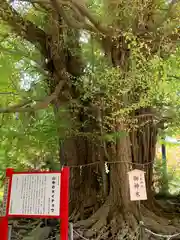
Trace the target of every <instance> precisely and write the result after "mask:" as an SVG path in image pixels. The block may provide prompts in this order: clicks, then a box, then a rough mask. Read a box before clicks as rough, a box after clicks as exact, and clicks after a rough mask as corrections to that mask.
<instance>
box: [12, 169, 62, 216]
mask: <svg viewBox="0 0 180 240" xmlns="http://www.w3.org/2000/svg"><path fill="white" fill-rule="evenodd" d="M9 214H10V215H49V216H59V215H60V173H48V174H47V173H43V174H30V173H29V174H13V177H12V187H11V196H10V208H9Z"/></svg>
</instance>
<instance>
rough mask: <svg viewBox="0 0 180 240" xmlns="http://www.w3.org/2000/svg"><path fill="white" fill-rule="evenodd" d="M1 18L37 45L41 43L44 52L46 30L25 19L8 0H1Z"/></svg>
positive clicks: (20, 34)
mask: <svg viewBox="0 0 180 240" xmlns="http://www.w3.org/2000/svg"><path fill="white" fill-rule="evenodd" d="M0 18H1V19H2V20H3V21H4V22H6V23H7V24H8V25H9V26H11V27H12V29H13V30H14V32H15V33H16V34H18V35H19V36H21V37H22V38H24V39H26V40H27V41H29V42H31V43H33V44H35V45H37V44H40V47H41V51H43V52H44V49H45V38H46V34H45V32H44V31H43V30H41V29H40V28H38V27H37V26H36V25H35V24H33V23H32V22H31V21H28V20H25V19H23V18H22V17H21V15H20V14H19V13H18V12H17V11H16V10H15V9H13V8H12V7H11V6H10V4H9V3H8V2H7V1H6V0H0Z"/></svg>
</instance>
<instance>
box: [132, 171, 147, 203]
mask: <svg viewBox="0 0 180 240" xmlns="http://www.w3.org/2000/svg"><path fill="white" fill-rule="evenodd" d="M144 174H145V173H144V171H141V170H138V169H134V170H132V171H130V172H128V176H129V189H130V199H131V201H140V200H147V192H146V182H145V177H144Z"/></svg>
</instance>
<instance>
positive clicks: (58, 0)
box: [52, 0, 111, 34]
mask: <svg viewBox="0 0 180 240" xmlns="http://www.w3.org/2000/svg"><path fill="white" fill-rule="evenodd" d="M52 3H53V6H54V8H55V9H56V10H57V11H58V13H59V14H60V15H61V16H62V17H63V18H64V21H65V22H66V23H67V25H69V26H70V27H73V28H78V29H85V30H88V31H91V32H96V33H97V32H100V33H102V34H108V33H109V34H110V32H111V31H110V28H108V27H107V26H105V25H103V24H102V23H100V21H99V20H97V19H96V17H97V16H96V17H94V16H93V15H92V14H91V13H90V11H89V10H88V8H87V7H86V5H85V4H81V3H80V2H77V1H76V0H68V1H64V0H53V1H52ZM63 6H67V7H69V8H71V9H73V11H74V13H77V11H78V13H80V14H81V15H82V18H84V22H72V21H71V20H70V19H69V16H67V15H66V13H65V11H64V9H63ZM87 20H88V21H89V23H88V22H87Z"/></svg>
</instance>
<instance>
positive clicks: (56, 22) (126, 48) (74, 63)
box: [0, 0, 180, 239]
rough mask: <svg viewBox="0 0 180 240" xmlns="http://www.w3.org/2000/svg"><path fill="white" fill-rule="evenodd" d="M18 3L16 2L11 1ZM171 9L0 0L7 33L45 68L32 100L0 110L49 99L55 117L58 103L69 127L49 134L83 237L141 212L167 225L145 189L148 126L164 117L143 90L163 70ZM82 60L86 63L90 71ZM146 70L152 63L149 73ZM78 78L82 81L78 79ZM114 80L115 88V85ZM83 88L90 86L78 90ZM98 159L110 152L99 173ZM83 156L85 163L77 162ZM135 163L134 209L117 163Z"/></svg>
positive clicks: (178, 18)
mask: <svg viewBox="0 0 180 240" xmlns="http://www.w3.org/2000/svg"><path fill="white" fill-rule="evenodd" d="M22 4H23V6H24V7H25V9H26V10H22V9H21V5H22ZM29 11H30V12H31V14H28V13H29ZM27 12H28V13H27ZM179 13H180V4H179V1H178V0H172V1H171V2H166V1H160V0H157V1H153V0H147V1H144V2H143V1H139V0H137V1H123V0H122V1H118V0H117V1H114V0H112V1H111V0H106V1H92V2H87V3H86V2H83V1H75V0H70V1H61V0H51V1H49V0H44V1H43V0H37V1H36V0H35V1H34V0H30V1H28V3H25V4H24V3H22V1H16V2H8V1H6V0H1V1H0V18H1V19H2V21H3V22H4V23H5V24H7V25H8V26H10V27H11V30H12V32H10V33H9V36H11V35H10V34H11V33H12V34H16V36H18V37H20V38H21V41H23V42H24V41H27V42H30V43H31V44H32V45H31V47H30V48H32V52H33V51H34V48H33V47H32V46H34V47H35V48H36V49H38V50H39V52H40V53H41V63H40V67H41V68H42V71H43V70H45V72H47V73H48V76H46V78H45V79H46V80H45V82H44V84H45V85H46V88H47V90H48V93H49V95H48V96H47V97H45V99H44V100H43V101H40V102H37V103H35V104H34V101H33V102H31V101H30V100H28V101H25V102H23V103H21V102H20V103H19V104H17V105H15V106H11V107H7V108H3V109H0V110H1V112H2V113H11V112H33V111H37V110H39V109H42V108H46V107H47V106H48V105H49V104H52V106H53V109H54V115H55V118H56V121H57V123H58V122H60V120H61V119H60V118H61V117H62V115H60V113H59V109H61V107H62V106H63V107H64V108H65V109H66V111H65V115H66V117H68V118H69V119H71V120H72V125H73V127H72V129H73V130H76V131H71V132H70V133H68V134H67V135H68V137H66V138H65V137H64V138H62V137H61V136H59V156H60V161H61V165H63V164H67V165H71V166H72V165H73V166H77V165H79V167H74V168H72V171H71V190H70V191H71V198H70V206H71V213H72V216H74V219H75V220H79V219H81V220H82V221H80V222H79V223H78V224H77V225H78V226H84V227H85V228H91V230H89V231H87V232H86V235H87V236H88V237H92V236H93V235H94V234H97V233H98V234H100V235H104V232H105V233H106V234H105V235H104V238H107V239H108V238H110V237H111V236H113V237H115V236H117V234H118V232H119V230H120V229H121V228H126V227H127V229H128V230H127V232H136V229H137V226H138V225H139V222H140V221H142V216H141V214H143V216H144V220H146V224H147V226H149V227H151V229H152V230H155V231H158V230H159V229H161V231H162V232H165V233H167V232H168V233H170V232H173V231H175V230H176V228H174V227H172V226H169V227H167V226H168V224H169V222H168V220H166V219H162V218H161V217H160V216H159V215H160V214H161V213H160V212H159V211H158V210H157V206H156V204H155V202H154V199H153V191H152V171H153V161H154V156H155V146H156V138H157V130H158V126H159V125H158V124H160V123H161V120H162V121H164V120H163V119H162V118H161V116H159V115H160V114H159V113H157V109H158V108H156V110H155V109H154V108H153V107H152V106H154V105H155V104H154V102H153V101H152V99H151V101H150V100H149V99H148V100H147V101H145V99H146V97H147V98H148V96H150V97H152V93H151V91H152V86H154V87H155V86H156V84H158V80H159V81H160V80H161V77H163V70H162V68H163V67H162V61H163V60H164V59H167V58H168V57H169V55H170V53H173V52H174V51H176V46H177V43H178V41H179V34H180V30H179V23H180V15H179ZM33 14H34V15H35V16H36V17H32V16H33ZM98 14H99V16H98ZM82 38H83V39H82ZM86 41H88V42H90V41H92V42H91V47H92V45H95V48H94V49H93V47H92V51H93V52H95V51H97V49H98V50H99V52H98V53H96V54H92V56H93V58H95V59H93V60H92V61H94V63H93V64H92V63H89V62H85V60H84V58H83V54H84V53H83V49H82V45H83V44H85V42H86ZM87 52H88V51H86V52H85V53H87ZM26 57H27V56H26ZM97 58H98V60H97ZM98 61H101V62H103V61H104V62H105V63H104V65H103V66H104V67H105V66H106V67H107V71H104V74H100V75H98V72H99V71H100V70H98V66H99V65H100V64H99V65H98V64H97V63H98ZM154 61H157V63H156V64H159V66H158V69H154V68H153V63H154ZM89 65H91V66H92V65H93V66H92V69H91V70H92V72H93V73H92V72H91V73H92V74H89V72H90V71H89V69H88V66H89ZM153 70H154V71H155V70H157V71H155V73H154V75H153ZM102 71H103V69H102V68H101V72H102ZM157 73H158V74H157ZM137 76H139V78H138V77H137ZM151 76H152V79H151ZM88 78H91V79H88ZM96 78H97V82H98V81H99V82H98V84H97V85H95V87H94V85H93V86H92V83H93V84H94V82H95V81H93V80H92V79H96ZM104 78H106V81H108V83H109V85H110V87H107V85H106V83H105V81H104ZM87 79H88V81H89V82H90V83H91V84H90V85H88V86H87ZM83 80H84V82H83ZM77 83H78V84H77ZM77 85H78V87H77ZM124 86H127V88H125V87H124ZM121 87H122V89H123V90H122V91H121V92H119V91H117V92H116V90H117V89H119V88H121ZM97 89H98V90H97ZM88 90H89V92H91V94H90V95H88V97H87V92H88ZM132 90H133V91H132ZM113 94H114V95H113ZM152 98H153V97H152ZM142 99H143V100H142ZM31 104H32V105H31ZM153 104H154V105H153ZM156 105H157V104H156ZM27 106H28V107H27ZM75 109H76V111H74V110H75ZM87 109H88V110H87ZM104 116H105V117H104ZM84 123H86V124H84ZM157 123H158V124H157ZM136 126H138V127H136ZM59 132H60V129H59V128H58V133H59ZM105 132H107V135H106V134H105ZM112 134H114V135H116V137H115V140H114V139H113V141H109V142H108V141H106V140H107V139H106V138H107V136H112ZM117 135H118V137H117ZM122 135H123V136H122ZM105 136H106V138H105ZM107 142H108V143H107ZM95 162H98V164H95ZM106 162H107V164H108V162H113V164H109V166H108V167H109V170H110V172H109V174H108V175H107V174H106V171H105V170H106V167H105V163H106ZM93 163H94V165H91V167H80V166H83V165H86V164H87V165H88V164H93ZM141 164H142V165H141ZM89 166H90V165H89ZM142 166H143V170H144V171H145V172H146V183H147V192H148V201H147V202H146V203H145V204H144V205H142V206H141V211H140V209H139V206H138V205H136V203H133V202H131V201H130V199H129V192H128V188H129V187H128V181H127V172H128V171H129V170H130V169H131V167H133V168H139V167H142ZM99 179H100V180H99ZM150 208H151V209H153V211H154V212H155V213H156V215H155V213H153V214H152V213H151V211H150V210H149V209H150ZM91 214H92V216H90V215H91ZM89 216H90V217H89ZM87 217H89V218H88V219H87V220H85V221H84V219H85V218H87ZM151 218H153V219H151ZM150 219H151V220H150ZM160 225H163V227H164V226H166V228H160ZM127 232H126V233H125V236H126V237H127V234H128V233H127ZM135 234H137V233H135ZM128 236H129V235H128ZM100 239H103V237H101V238H100Z"/></svg>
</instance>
